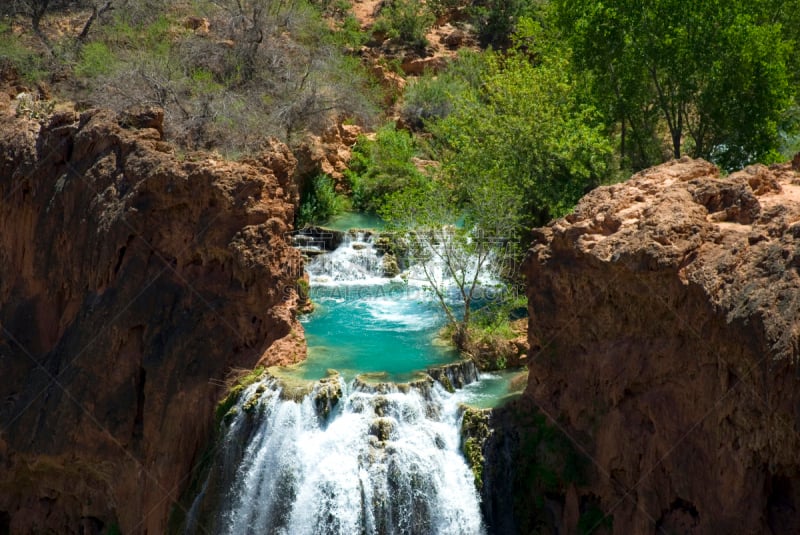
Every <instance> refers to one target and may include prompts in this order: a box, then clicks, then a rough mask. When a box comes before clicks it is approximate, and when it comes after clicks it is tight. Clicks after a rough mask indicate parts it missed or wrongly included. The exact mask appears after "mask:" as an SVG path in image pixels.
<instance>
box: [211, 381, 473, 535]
mask: <svg viewBox="0 0 800 535" xmlns="http://www.w3.org/2000/svg"><path fill="white" fill-rule="evenodd" d="M292 397H293V396H291V395H288V396H287V395H283V394H282V387H281V385H280V382H279V381H277V380H275V379H272V378H270V379H267V380H265V381H263V382H260V383H257V384H255V385H252V386H250V387H249V388H248V389H246V390H245V392H244V393H243V395H242V396H241V398H240V400H239V403H238V405H237V410H234V411H232V413H231V414H236V416H235V417H233V419H232V420H231V421H230V423H229V424H228V428H227V431H226V433H225V437H224V442H223V445H222V454H221V456H220V457H221V460H220V461H219V462H220V463H221V464H222V466H218V467H217V470H219V471H220V472H221V473H230V474H233V477H232V481H230V482H229V484H228V489H229V490H228V492H227V493H225V495H224V497H223V499H222V500H221V503H220V505H219V506H218V509H217V511H218V512H217V513H216V514H215V515H214V518H213V520H212V521H211V522H210V523H209V522H207V523H206V524H205V525H204V527H205V528H206V529H208V528H209V527H211V526H212V525H213V528H212V530H213V531H212V532H214V533H221V534H222V533H225V534H240V533H269V534H275V535H283V534H286V535H290V534H291V535H295V534H311V533H314V534H331V535H333V534H342V535H345V534H347V535H349V534H352V533H361V534H387V535H389V534H436V533H441V534H451V533H459V534H481V533H484V529H483V526H482V522H481V514H480V508H479V504H478V497H477V494H476V491H475V487H474V484H473V475H472V472H471V471H470V469H469V468H468V467H467V465H466V463H465V461H464V459H463V457H462V456H461V453H460V450H459V444H460V434H459V418H460V416H459V407H458V399H457V396H454V395H452V394H450V393H448V392H446V391H445V390H444V389H443V388H442V387H441V386H440V385H439V384H438V383H435V382H434V381H432V380H431V379H430V378H426V379H422V380H419V381H417V382H415V383H413V384H411V385H393V384H391V383H380V384H377V385H371V384H369V383H368V382H365V381H362V380H359V379H356V380H354V381H353V382H352V383H351V384H350V385H347V384H345V382H344V381H343V380H342V379H341V378H340V377H338V376H336V377H333V378H329V379H326V380H323V381H320V382H317V383H316V384H315V385H314V387H313V388H312V389H311V390H310V391H309V392H308V393H307V394H305V395H302V396H298V397H299V399H296V400H295V399H292ZM243 444H246V446H245V447H244V449H242V445H243ZM214 524H215V525H214Z"/></svg>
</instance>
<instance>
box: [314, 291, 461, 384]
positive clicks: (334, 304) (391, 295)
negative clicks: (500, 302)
mask: <svg viewBox="0 0 800 535" xmlns="http://www.w3.org/2000/svg"><path fill="white" fill-rule="evenodd" d="M311 298H312V300H313V301H314V304H315V310H314V312H313V313H312V314H311V315H309V316H306V317H305V318H304V320H303V322H304V328H305V330H306V339H307V340H308V349H309V353H308V360H307V361H306V362H305V364H304V365H303V366H301V368H300V369H298V372H300V374H301V376H302V378H303V379H319V378H320V377H323V376H325V374H326V372H327V370H328V369H335V370H337V371H338V372H339V373H341V374H342V375H344V376H345V378H352V377H354V376H355V375H356V374H359V373H381V372H383V373H385V374H386V377H385V379H386V380H391V381H407V380H409V379H411V378H412V376H413V375H414V373H415V372H418V371H422V370H425V368H427V367H430V366H436V365H439V364H446V363H448V362H452V361H454V360H457V359H458V358H459V355H458V353H457V352H455V351H454V350H452V349H451V348H449V347H448V346H447V345H445V344H443V343H441V342H440V343H436V342H437V340H436V337H437V334H438V331H439V330H440V329H441V328H442V327H443V326H444V317H443V314H442V312H441V310H440V309H439V307H438V305H437V304H436V302H434V301H432V300H431V297H430V295H429V294H428V293H427V292H425V291H424V290H422V289H421V288H418V287H413V286H408V285H405V284H403V283H384V284H380V285H378V284H364V285H336V286H318V287H314V286H313V283H312V289H311Z"/></svg>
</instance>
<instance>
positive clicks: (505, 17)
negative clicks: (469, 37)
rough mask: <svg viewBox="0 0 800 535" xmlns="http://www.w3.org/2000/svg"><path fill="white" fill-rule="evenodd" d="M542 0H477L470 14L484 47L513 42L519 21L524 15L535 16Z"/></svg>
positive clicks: (501, 45) (500, 45)
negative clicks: (512, 37)
mask: <svg viewBox="0 0 800 535" xmlns="http://www.w3.org/2000/svg"><path fill="white" fill-rule="evenodd" d="M543 3H544V2H542V1H541V0H475V1H473V2H472V5H471V6H470V14H471V18H472V21H473V24H474V25H475V27H476V29H477V31H478V41H479V42H480V44H481V45H482V46H484V47H486V46H490V45H491V46H493V47H505V46H508V45H509V44H511V36H512V35H513V34H514V32H515V30H516V28H517V23H518V21H519V19H520V18H522V17H523V16H529V17H530V16H534V14H535V13H537V11H538V10H539V9H540V4H543Z"/></svg>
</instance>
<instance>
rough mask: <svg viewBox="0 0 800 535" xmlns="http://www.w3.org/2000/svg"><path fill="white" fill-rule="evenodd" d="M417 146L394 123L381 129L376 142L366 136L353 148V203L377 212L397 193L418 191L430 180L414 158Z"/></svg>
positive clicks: (350, 175)
mask: <svg viewBox="0 0 800 535" xmlns="http://www.w3.org/2000/svg"><path fill="white" fill-rule="evenodd" d="M416 154H417V146H416V144H415V142H414V139H413V138H412V137H411V135H410V134H409V133H408V132H406V131H403V130H397V128H396V127H395V126H394V124H393V123H390V124H387V125H385V126H383V127H382V128H380V129H379V130H378V131H377V133H376V134H375V139H374V140H370V139H368V138H366V137H364V136H362V137H360V138H359V139H358V141H356V144H355V146H354V147H353V152H352V158H351V160H350V169H349V171H348V173H347V176H348V177H349V179H350V182H351V185H352V189H353V203H354V204H355V206H356V207H357V208H358V209H360V210H364V211H378V210H379V209H380V208H381V207H382V206H383V204H384V203H385V201H386V198H387V197H388V196H389V195H391V194H392V193H394V192H396V191H400V190H402V189H405V188H413V187H417V186H419V185H421V184H424V183H426V182H427V181H428V179H427V178H426V177H425V176H424V175H423V174H422V173H421V172H420V171H419V170H418V169H417V168H416V166H415V165H414V163H413V161H412V158H413V157H414V156H416Z"/></svg>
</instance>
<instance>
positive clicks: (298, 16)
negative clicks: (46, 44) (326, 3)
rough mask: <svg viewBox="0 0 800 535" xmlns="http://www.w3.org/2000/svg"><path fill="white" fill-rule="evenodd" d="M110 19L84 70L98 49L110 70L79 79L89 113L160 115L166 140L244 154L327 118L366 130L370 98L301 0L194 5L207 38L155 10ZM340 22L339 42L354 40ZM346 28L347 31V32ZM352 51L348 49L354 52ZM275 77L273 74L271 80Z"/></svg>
mask: <svg viewBox="0 0 800 535" xmlns="http://www.w3.org/2000/svg"><path fill="white" fill-rule="evenodd" d="M129 7H130V6H128V4H125V6H124V9H119V10H116V9H115V11H114V12H113V13H114V18H113V20H112V21H111V23H110V24H107V25H105V26H103V27H102V28H101V31H99V32H97V34H98V38H97V44H96V45H95V44H94V43H90V44H89V45H87V46H95V47H96V48H95V49H94V50H91V49H90V50H89V52H94V53H93V54H89V55H88V57H87V55H86V54H84V57H83V59H82V63H81V64H80V65H79V67H80V68H82V69H84V70H85V71H88V72H95V71H97V69H92V68H89V69H86V68H85V67H84V66H83V63H90V64H91V65H94V66H98V67H99V66H100V65H101V64H100V63H96V62H95V63H91V62H90V61H89V59H90V58H94V57H97V56H99V52H102V49H101V48H100V47H101V46H103V45H104V46H106V47H107V49H108V50H109V51H110V52H111V54H112V55H113V57H114V58H115V59H116V61H117V62H118V63H119V68H115V69H112V70H111V71H110V72H107V73H102V74H100V75H99V76H96V78H94V79H89V80H86V83H87V84H88V92H89V95H88V97H86V96H83V97H82V100H90V101H92V103H93V104H96V105H101V106H107V107H111V108H113V109H125V108H127V107H129V106H132V105H145V106H150V105H155V106H160V107H162V108H164V110H165V135H167V136H168V137H169V138H171V139H172V140H175V141H177V142H178V143H179V144H180V145H183V146H184V147H186V148H188V149H210V148H218V149H221V150H223V151H225V152H227V154H228V155H229V156H231V155H235V154H252V153H254V152H257V151H258V150H260V149H261V147H263V145H264V143H265V142H266V141H267V140H268V138H269V137H270V136H275V137H279V138H281V139H282V140H284V141H286V142H289V143H292V142H294V141H296V140H297V138H298V135H300V134H302V133H303V132H306V131H309V130H310V131H315V132H320V131H322V130H323V129H324V128H326V127H327V126H329V124H330V122H331V121H333V120H335V118H336V117H341V116H349V117H353V118H354V119H355V120H357V121H358V122H359V123H361V124H369V122H370V121H371V117H372V116H373V114H374V113H375V109H374V106H373V104H372V103H373V102H375V101H376V100H377V99H376V98H375V94H376V91H375V90H374V89H373V88H372V87H371V85H370V84H369V83H368V75H367V74H366V71H365V69H364V67H363V66H362V65H361V64H360V62H359V61H358V60H357V58H353V57H350V56H347V55H345V54H344V53H343V52H342V51H341V49H342V46H343V39H345V37H342V36H341V33H340V32H337V31H335V30H338V29H340V28H337V27H335V28H331V27H330V26H329V25H328V24H327V23H326V21H324V20H323V19H322V17H321V13H320V11H319V9H318V8H317V7H315V6H314V5H312V4H310V3H308V2H307V1H305V0H296V1H292V2H272V1H270V0H242V1H238V0H221V1H218V2H205V3H198V4H197V9H198V10H200V11H199V13H198V12H195V13H197V14H202V15H203V16H205V17H206V18H208V19H209V21H210V27H211V28H212V31H213V34H212V35H205V34H204V33H202V32H193V31H191V30H189V29H187V28H185V27H184V25H183V22H182V21H183V19H181V18H178V17H179V15H177V14H174V13H172V12H171V11H165V7H164V6H163V5H161V6H160V7H159V8H157V9H156V8H154V9H153V11H154V12H155V13H157V14H158V15H153V13H152V12H151V13H150V15H149V16H145V15H146V14H145V13H141V12H139V10H136V9H133V8H129ZM348 20H349V19H347V18H345V19H343V21H342V23H341V24H342V27H347V28H349V30H348V31H352V32H355V34H354V35H351V36H346V39H347V40H349V41H351V43H357V40H358V35H356V34H358V31H357V28H354V27H352V21H349V22H348ZM347 24H349V25H350V26H346V25H347ZM354 46H357V45H354ZM276 73H279V75H278V74H276Z"/></svg>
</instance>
